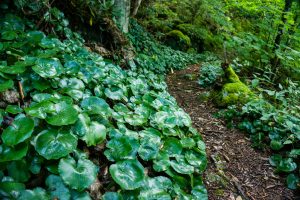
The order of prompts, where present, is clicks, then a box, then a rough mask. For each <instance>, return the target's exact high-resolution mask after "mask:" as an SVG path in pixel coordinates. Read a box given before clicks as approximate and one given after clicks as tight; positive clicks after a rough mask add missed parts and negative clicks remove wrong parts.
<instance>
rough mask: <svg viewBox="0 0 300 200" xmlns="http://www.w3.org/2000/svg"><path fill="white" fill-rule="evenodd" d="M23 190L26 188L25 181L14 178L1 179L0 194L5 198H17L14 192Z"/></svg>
mask: <svg viewBox="0 0 300 200" xmlns="http://www.w3.org/2000/svg"><path fill="white" fill-rule="evenodd" d="M22 190H25V185H24V184H23V183H18V182H14V181H12V180H9V181H7V180H1V182H0V196H1V197H2V198H3V199H15V198H14V194H15V193H16V192H19V191H22ZM5 197H8V198H5Z"/></svg>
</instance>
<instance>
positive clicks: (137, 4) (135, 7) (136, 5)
mask: <svg viewBox="0 0 300 200" xmlns="http://www.w3.org/2000/svg"><path fill="white" fill-rule="evenodd" d="M141 3H142V0H135V1H134V4H133V10H132V14H131V15H132V17H134V16H136V14H137V12H138V10H139V7H140V5H141Z"/></svg>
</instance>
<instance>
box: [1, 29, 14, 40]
mask: <svg viewBox="0 0 300 200" xmlns="http://www.w3.org/2000/svg"><path fill="white" fill-rule="evenodd" d="M17 37H18V34H17V33H16V32H15V31H4V32H2V39H3V40H14V39H16V38H17Z"/></svg>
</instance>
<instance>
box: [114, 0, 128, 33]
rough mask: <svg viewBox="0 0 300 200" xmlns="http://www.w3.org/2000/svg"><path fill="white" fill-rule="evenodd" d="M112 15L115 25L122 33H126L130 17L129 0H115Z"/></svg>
mask: <svg viewBox="0 0 300 200" xmlns="http://www.w3.org/2000/svg"><path fill="white" fill-rule="evenodd" d="M113 15H114V18H115V20H116V23H117V25H118V26H119V28H120V30H121V31H122V32H123V33H128V27H129V17H130V0H116V1H115V4H114V8H113Z"/></svg>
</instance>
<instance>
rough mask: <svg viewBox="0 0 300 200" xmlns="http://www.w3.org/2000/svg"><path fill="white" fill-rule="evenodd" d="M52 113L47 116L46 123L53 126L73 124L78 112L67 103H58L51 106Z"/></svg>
mask: <svg viewBox="0 0 300 200" xmlns="http://www.w3.org/2000/svg"><path fill="white" fill-rule="evenodd" d="M53 109H54V110H53V112H51V114H48V115H47V117H46V121H47V122H48V124H51V125H53V126H63V125H70V124H74V123H75V122H76V121H77V119H78V112H77V110H76V109H75V108H74V107H73V105H70V104H68V103H67V102H64V101H63V102H59V103H57V104H54V105H53Z"/></svg>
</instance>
